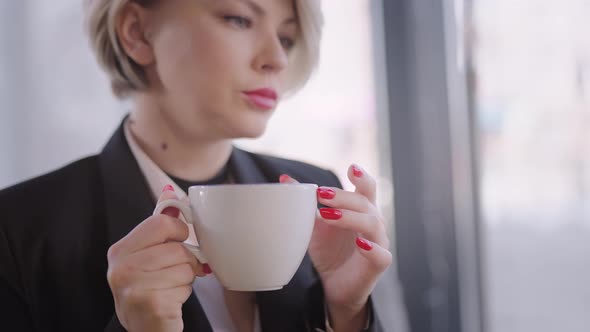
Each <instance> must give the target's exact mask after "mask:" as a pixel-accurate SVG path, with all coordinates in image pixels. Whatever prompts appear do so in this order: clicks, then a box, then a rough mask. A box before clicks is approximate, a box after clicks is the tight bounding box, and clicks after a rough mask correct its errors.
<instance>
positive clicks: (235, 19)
mask: <svg viewBox="0 0 590 332" xmlns="http://www.w3.org/2000/svg"><path fill="white" fill-rule="evenodd" d="M223 19H224V20H225V21H226V22H228V23H229V24H231V25H233V26H235V27H237V28H240V29H247V28H249V27H251V26H252V21H251V20H250V19H249V18H247V17H243V16H235V15H226V16H224V17H223Z"/></svg>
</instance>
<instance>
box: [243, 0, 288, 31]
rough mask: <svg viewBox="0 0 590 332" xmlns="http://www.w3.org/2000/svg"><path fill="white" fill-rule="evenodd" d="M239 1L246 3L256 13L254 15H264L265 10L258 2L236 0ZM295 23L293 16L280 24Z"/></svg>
mask: <svg viewBox="0 0 590 332" xmlns="http://www.w3.org/2000/svg"><path fill="white" fill-rule="evenodd" d="M238 1H239V2H241V3H244V4H246V5H247V6H248V7H250V9H251V10H252V11H253V12H254V13H256V15H258V16H264V15H266V12H265V11H264V9H263V8H262V7H260V5H259V4H257V3H256V2H254V1H252V0H238ZM296 23H297V18H295V17H291V18H288V19H286V20H285V21H284V22H283V23H282V24H283V25H289V24H296Z"/></svg>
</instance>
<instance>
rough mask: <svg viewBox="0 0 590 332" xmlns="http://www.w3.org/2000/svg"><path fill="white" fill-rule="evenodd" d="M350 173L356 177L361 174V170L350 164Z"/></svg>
mask: <svg viewBox="0 0 590 332" xmlns="http://www.w3.org/2000/svg"><path fill="white" fill-rule="evenodd" d="M352 174H353V175H354V176H356V177H357V178H360V177H361V176H363V171H362V170H361V169H360V168H359V167H358V166H356V165H352Z"/></svg>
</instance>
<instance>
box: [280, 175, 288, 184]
mask: <svg viewBox="0 0 590 332" xmlns="http://www.w3.org/2000/svg"><path fill="white" fill-rule="evenodd" d="M290 179H291V177H290V176H288V175H287V174H283V175H281V177H280V178H279V182H280V183H283V182H287V181H289V180H290Z"/></svg>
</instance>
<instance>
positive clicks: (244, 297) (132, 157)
mask: <svg viewBox="0 0 590 332" xmlns="http://www.w3.org/2000/svg"><path fill="white" fill-rule="evenodd" d="M319 7H320V5H319V2H318V1H316V0H295V1H294V0H167V1H158V0H136V1H131V0H91V1H90V2H89V4H88V7H87V11H88V30H89V36H90V41H91V44H92V46H93V49H94V51H95V53H96V56H97V58H98V62H99V63H100V64H101V66H102V67H103V68H104V69H105V71H106V72H107V74H108V75H109V78H110V79H111V82H112V87H113V91H114V93H115V94H116V95H117V96H119V97H121V98H129V99H130V100H131V101H132V102H133V109H132V111H131V113H130V115H129V116H128V117H126V118H125V120H124V121H123V123H122V124H121V126H120V127H119V128H118V129H117V130H116V132H115V134H114V135H113V137H112V138H111V140H110V141H109V143H108V144H107V145H106V147H105V148H104V150H103V151H102V152H101V153H100V154H99V155H97V156H92V157H89V158H86V159H82V160H79V161H77V162H74V163H73V164H71V165H68V166H66V167H64V168H62V169H60V170H57V171H55V172H52V173H50V174H47V175H44V176H41V177H39V178H36V179H33V180H30V181H27V182H25V183H21V184H19V185H16V186H14V187H12V188H8V189H6V190H4V191H2V192H1V193H0V211H2V213H3V219H2V220H1V221H0V259H1V260H0V301H1V302H2V304H3V306H2V307H3V308H9V310H8V311H3V312H2V315H3V316H5V317H3V319H2V322H3V323H2V324H3V326H6V325H8V326H7V327H8V328H12V329H9V330H44V331H45V330H55V331H82V330H83V331H88V330H103V329H106V330H107V331H120V330H128V331H181V330H183V329H184V330H186V331H212V330H213V331H303V330H308V331H317V330H332V329H333V330H335V331H338V332H340V331H362V330H371V331H377V330H381V327H380V325H379V322H378V319H377V317H376V316H375V315H374V312H373V310H372V306H371V300H370V294H371V292H372V290H373V288H374V286H375V283H376V281H377V280H378V278H379V276H380V275H381V274H382V273H383V271H384V270H385V269H386V268H387V267H388V266H389V265H390V264H391V254H390V252H389V251H388V250H387V248H388V247H389V240H388V238H387V236H386V232H385V227H384V223H383V218H382V217H381V215H380V214H379V212H378V210H377V208H376V207H375V181H374V180H373V178H371V176H370V175H369V174H367V173H366V172H365V171H363V170H362V169H361V168H360V167H359V166H355V165H352V166H351V167H350V169H349V170H348V177H349V179H350V180H351V182H352V183H353V184H354V185H355V187H356V190H355V192H347V191H344V190H342V189H340V187H341V186H340V183H339V181H338V179H337V178H336V176H335V175H334V174H333V173H331V172H329V171H326V170H322V169H319V168H316V167H313V166H311V165H307V164H303V163H300V162H295V161H289V160H284V159H279V158H274V157H269V156H262V155H257V154H253V153H249V152H245V151H242V150H239V149H237V148H235V147H233V146H232V140H233V139H235V138H241V137H258V136H260V135H261V134H262V133H263V132H264V130H265V127H266V124H267V121H268V119H269V118H270V116H271V115H272V113H273V111H274V109H275V108H276V106H277V103H278V101H279V100H280V99H281V97H283V96H284V95H285V94H287V93H292V92H294V91H295V90H296V89H297V88H298V87H300V86H302V85H303V84H304V83H305V82H306V80H307V79H308V77H309V75H310V73H311V71H312V68H313V67H314V66H315V64H316V62H317V58H318V48H319V45H318V44H319V36H320V30H321V13H320V9H319ZM279 180H280V182H282V183H292V182H296V181H298V180H299V181H304V182H308V183H317V184H319V185H320V186H322V187H320V188H319V189H318V200H319V203H321V204H322V205H323V206H325V207H324V208H321V209H320V210H319V214H318V217H317V220H316V225H315V228H314V232H313V235H312V240H311V243H310V246H309V250H308V255H306V258H305V259H304V261H303V263H302V264H301V266H300V267H299V270H298V271H297V273H296V275H295V277H294V278H293V280H291V282H290V283H289V284H288V285H287V286H285V287H284V288H283V289H282V290H279V291H272V292H257V293H247V292H231V291H228V290H225V289H223V287H221V286H220V285H219V282H218V281H217V279H216V278H215V276H214V273H211V272H212V271H211V269H210V268H209V267H208V266H207V265H202V264H200V263H199V262H198V260H197V259H196V258H195V257H194V256H193V255H192V254H191V253H190V252H189V251H187V250H186V249H185V248H184V247H183V246H182V242H183V241H185V240H187V238H188V237H189V229H188V227H187V226H186V224H184V223H183V222H182V221H181V220H179V219H178V215H179V214H178V211H177V210H175V209H173V208H172V209H167V210H166V211H164V213H163V214H161V215H155V216H151V215H150V212H151V211H152V210H153V208H154V206H155V204H156V203H157V201H159V200H163V199H170V198H177V199H183V198H184V197H186V190H187V188H188V187H189V186H190V185H194V184H214V183H227V182H234V183H259V182H277V181H279ZM49 193H51V194H49ZM158 196H159V198H158ZM191 236H192V234H191ZM269 268H272V267H269ZM213 272H214V271H213ZM197 277H198V278H197Z"/></svg>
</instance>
